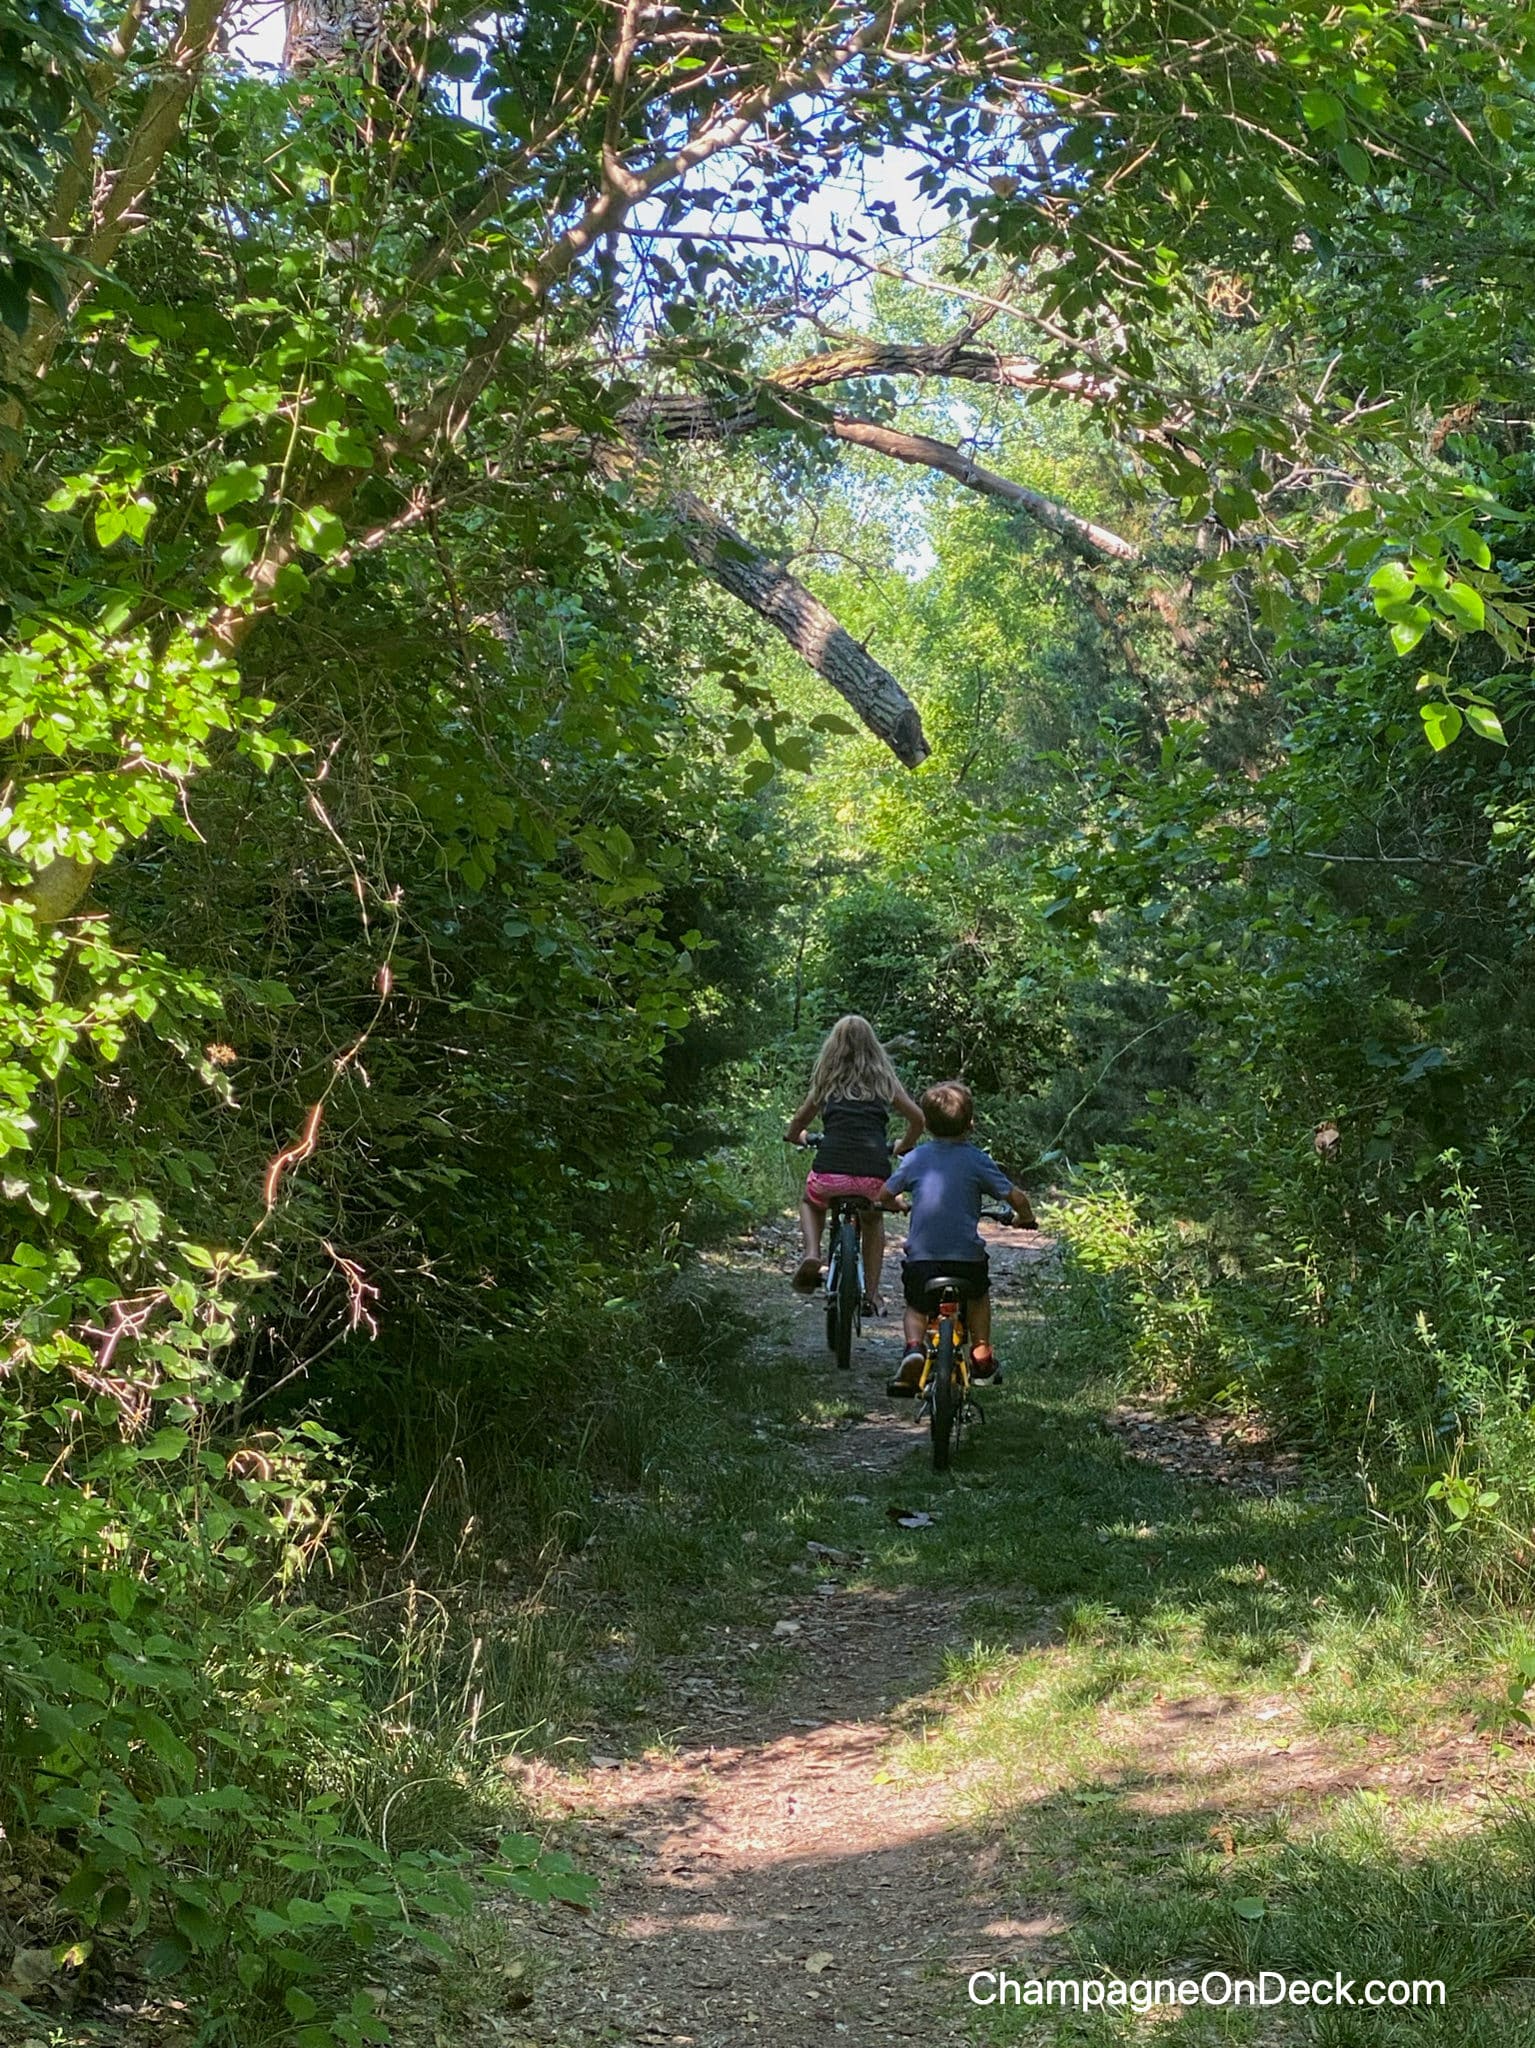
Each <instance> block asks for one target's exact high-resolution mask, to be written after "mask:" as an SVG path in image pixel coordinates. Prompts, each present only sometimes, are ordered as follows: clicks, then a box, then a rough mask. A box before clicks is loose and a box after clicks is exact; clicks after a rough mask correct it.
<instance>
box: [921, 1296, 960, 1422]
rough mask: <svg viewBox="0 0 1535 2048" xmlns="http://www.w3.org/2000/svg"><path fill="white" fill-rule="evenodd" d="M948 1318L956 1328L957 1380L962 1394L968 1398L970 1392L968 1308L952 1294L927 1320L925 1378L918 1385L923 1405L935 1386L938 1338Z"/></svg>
mask: <svg viewBox="0 0 1535 2048" xmlns="http://www.w3.org/2000/svg"><path fill="white" fill-rule="evenodd" d="M945 1316H947V1317H948V1318H949V1320H950V1321H951V1322H952V1324H953V1326H954V1376H955V1379H956V1381H957V1383H958V1385H959V1387H960V1389H961V1391H962V1392H964V1393H966V1394H968V1393H969V1391H970V1331H969V1328H968V1326H967V1324H966V1322H965V1304H964V1302H963V1301H962V1300H961V1299H960V1297H959V1296H958V1295H957V1294H949V1295H945V1296H944V1297H943V1298H942V1299H941V1300H940V1301H939V1303H938V1305H937V1307H936V1308H934V1309H933V1310H932V1312H931V1313H930V1314H929V1316H928V1319H927V1336H926V1338H925V1339H924V1340H923V1346H922V1377H921V1378H920V1379H919V1380H918V1382H917V1396H918V1399H919V1401H920V1399H921V1397H922V1396H923V1395H924V1394H926V1393H927V1392H928V1391H929V1389H930V1388H931V1386H932V1384H933V1368H934V1366H935V1365H936V1364H937V1361H938V1335H939V1330H940V1327H941V1326H942V1323H943V1319H944V1317H945Z"/></svg>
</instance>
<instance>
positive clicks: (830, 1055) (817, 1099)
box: [784, 1017, 922, 1315]
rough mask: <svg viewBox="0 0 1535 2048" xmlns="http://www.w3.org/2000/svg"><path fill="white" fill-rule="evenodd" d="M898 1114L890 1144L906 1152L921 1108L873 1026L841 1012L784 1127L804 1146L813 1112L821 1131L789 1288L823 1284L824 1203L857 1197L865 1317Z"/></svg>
mask: <svg viewBox="0 0 1535 2048" xmlns="http://www.w3.org/2000/svg"><path fill="white" fill-rule="evenodd" d="M896 1112H898V1113H899V1114H900V1115H901V1116H903V1117H905V1119H906V1134H905V1136H904V1137H903V1138H902V1139H901V1142H900V1143H899V1144H898V1145H897V1146H896V1148H895V1149H896V1151H897V1153H898V1154H902V1155H904V1154H905V1153H907V1152H909V1151H910V1150H911V1148H912V1146H913V1145H915V1144H916V1142H917V1140H918V1139H919V1138H920V1137H921V1135H922V1112H921V1110H920V1109H918V1107H917V1105H916V1103H915V1102H913V1101H912V1099H911V1097H910V1096H909V1095H908V1094H907V1092H906V1090H905V1089H904V1088H903V1087H902V1086H901V1080H900V1076H899V1075H898V1074H897V1073H896V1070H895V1068H894V1067H893V1066H892V1065H891V1063H890V1055H889V1054H888V1053H887V1052H886V1051H885V1048H884V1047H883V1046H882V1045H881V1044H880V1042H879V1040H878V1038H876V1037H875V1035H874V1027H873V1026H872V1025H871V1024H870V1023H869V1022H868V1021H867V1019H865V1018H863V1017H839V1018H838V1020H837V1022H836V1023H835V1024H834V1025H833V1026H832V1028H831V1030H830V1031H828V1032H827V1034H826V1039H825V1042H824V1043H823V1044H822V1047H821V1050H820V1053H819V1055H818V1056H817V1058H816V1063H815V1067H814V1069H813V1070H812V1072H811V1075H810V1093H809V1094H808V1095H807V1096H806V1097H805V1099H804V1101H803V1102H802V1103H801V1104H800V1106H799V1108H798V1109H797V1110H796V1111H795V1112H794V1116H793V1118H792V1120H791V1122H790V1124H789V1128H788V1129H787V1130H786V1131H785V1132H784V1136H785V1138H787V1139H788V1141H789V1143H790V1144H791V1145H799V1144H802V1143H803V1142H804V1137H805V1132H806V1129H807V1128H808V1127H809V1125H810V1124H811V1123H812V1122H813V1121H814V1120H815V1118H816V1117H817V1116H819V1117H820V1119H821V1128H822V1129H823V1130H824V1132H825V1133H826V1135H825V1137H824V1138H823V1139H822V1140H821V1142H820V1145H819V1146H818V1147H817V1150H816V1158H815V1165H814V1166H813V1167H812V1168H811V1169H810V1174H809V1177H808V1178H807V1179H806V1182H805V1198H804V1200H803V1201H802V1202H801V1203H800V1205H799V1221H800V1231H801V1234H802V1236H803V1238H804V1250H805V1255H804V1257H803V1258H802V1259H801V1260H800V1262H799V1265H798V1267H797V1268H796V1270H795V1274H794V1285H795V1286H796V1287H797V1288H798V1289H799V1290H800V1292H801V1293H803V1294H810V1293H813V1292H814V1290H815V1289H816V1288H817V1287H818V1286H819V1285H820V1284H821V1231H822V1227H823V1225H824V1224H825V1221H826V1204H827V1202H828V1200H829V1199H830V1198H831V1197H832V1196H833V1195H863V1196H865V1197H867V1199H868V1202H869V1205H870V1206H869V1208H868V1210H867V1211H866V1212H865V1214H864V1217H863V1220H862V1224H861V1229H862V1232H863V1270H864V1285H865V1286H866V1287H867V1288H868V1290H869V1297H868V1302H867V1304H866V1307H865V1313H866V1314H870V1315H878V1314H879V1313H880V1302H879V1276H880V1268H881V1266H882V1265H883V1264H884V1259H885V1218H884V1213H883V1211H882V1210H880V1209H879V1208H877V1207H875V1203H876V1201H877V1199H878V1196H879V1192H880V1189H881V1188H882V1187H883V1186H884V1184H885V1178H886V1176H887V1174H888V1173H889V1171H890V1133H889V1125H890V1118H891V1115H892V1114H893V1113H896Z"/></svg>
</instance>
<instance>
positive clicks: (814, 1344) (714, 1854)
mask: <svg viewBox="0 0 1535 2048" xmlns="http://www.w3.org/2000/svg"><path fill="white" fill-rule="evenodd" d="M990 1234H991V1237H992V1243H993V1252H992V1260H993V1271H994V1274H995V1275H996V1279H997V1285H998V1291H999V1292H1001V1291H1005V1290H1006V1289H1007V1287H1008V1286H1009V1284H1010V1283H1014V1282H1016V1280H1017V1278H1018V1277H1019V1274H1020V1271H1021V1270H1022V1269H1025V1268H1027V1267H1028V1266H1029V1265H1031V1264H1032V1263H1035V1262H1037V1261H1039V1260H1040V1259H1042V1258H1043V1257H1045V1256H1046V1255H1047V1254H1048V1251H1049V1243H1048V1240H1046V1239H1044V1238H1042V1237H1040V1236H1039V1235H1038V1234H1037V1233H1034V1232H1027V1231H1017V1230H997V1231H994V1232H992V1233H990ZM778 1263H779V1261H778V1259H777V1258H776V1256H775V1257H773V1258H772V1260H771V1265H770V1266H769V1268H768V1272H769V1273H771V1275H772V1282H771V1285H770V1286H768V1287H764V1288H763V1290H762V1292H763V1296H764V1307H765V1308H767V1309H768V1311H769V1313H771V1303H772V1302H773V1301H775V1300H776V1301H778V1302H780V1303H781V1307H780V1310H779V1313H780V1314H781V1315H784V1316H792V1317H793V1318H794V1331H795V1338H794V1342H795V1348H796V1349H797V1350H799V1351H802V1352H803V1353H805V1354H807V1355H808V1354H812V1353H813V1354H814V1355H816V1356H817V1357H819V1358H821V1359H824V1358H825V1350H824V1345H823V1341H822V1331H821V1318H820V1307H819V1304H818V1303H817V1302H814V1301H812V1302H809V1303H796V1302H794V1301H793V1298H792V1297H788V1296H787V1294H786V1291H784V1290H783V1283H782V1281H781V1279H779V1278H778V1277H777V1274H776V1270H775V1269H776V1267H777V1265H778ZM766 1277H767V1274H765V1275H764V1278H766ZM890 1277H891V1278H892V1279H894V1278H895V1277H896V1276H895V1275H894V1274H892V1275H891V1276H890ZM755 1291H756V1290H755V1289H754V1292H755ZM892 1291H893V1290H892ZM899 1355H900V1325H899V1321H898V1320H897V1318H896V1317H895V1316H894V1315H887V1316H886V1317H884V1318H882V1319H881V1320H880V1321H878V1322H877V1323H875V1324H873V1325H871V1326H868V1327H866V1330H865V1334H864V1338H863V1341H862V1342H861V1344H860V1346H859V1349H858V1355H857V1358H856V1361H855V1365H854V1369H853V1372H852V1373H851V1374H850V1375H849V1376H848V1377H847V1378H845V1379H842V1380H840V1381H831V1382H830V1385H829V1391H835V1392H837V1393H838V1394H846V1395H847V1397H848V1407H849V1410H850V1411H854V1410H856V1411H858V1412H857V1413H856V1414H854V1413H851V1412H850V1413H849V1415H848V1417H847V1419H846V1420H845V1421H844V1422H843V1423H842V1424H840V1425H839V1426H838V1427H837V1428H835V1429H827V1430H824V1431H820V1432H816V1433H815V1435H814V1438H813V1440H812V1441H811V1442H810V1444H809V1445H808V1447H807V1448H806V1450H805V1453H804V1454H805V1456H806V1457H807V1459H808V1460H809V1461H810V1462H811V1464H812V1465H813V1466H817V1467H819V1469H820V1471H821V1472H822V1473H823V1474H824V1473H825V1472H826V1471H828V1470H831V1471H833V1472H835V1473H836V1474H837V1475H838V1476H839V1478H841V1479H845V1483H846V1487H847V1490H848V1492H849V1493H850V1494H854V1495H856V1492H857V1485H858V1480H859V1476H860V1474H861V1473H865V1472H870V1471H875V1470H880V1469H884V1468H887V1467H888V1466H890V1465H891V1464H893V1463H895V1462H897V1461H898V1460H900V1459H902V1458H904V1457H905V1456H907V1455H908V1454H909V1453H910V1452H911V1451H912V1449H913V1448H914V1447H915V1446H917V1445H918V1444H919V1442H920V1439H919V1438H918V1436H917V1433H916V1431H915V1428H914V1425H913V1422H912V1420H911V1417H910V1415H909V1413H906V1414H902V1413H900V1412H898V1411H896V1410H895V1408H894V1406H893V1404H892V1403H890V1402H889V1401H887V1400H886V1398H885V1395H884V1391H883V1383H884V1380H885V1379H886V1377H887V1376H888V1374H889V1373H890V1372H891V1371H892V1370H893V1369H894V1366H895V1364H896V1362H897V1361H898V1359H899ZM851 1562H852V1561H851V1560H847V1559H841V1558H839V1557H838V1555H837V1554H836V1553H832V1554H831V1555H829V1556H827V1557H826V1558H824V1559H823V1560H821V1564H822V1566H823V1567H824V1570H825V1576H824V1577H823V1578H822V1579H821V1581H820V1583H819V1584H817V1585H814V1586H810V1585H807V1589H806V1592H805V1594H804V1596H803V1597H801V1598H798V1599H796V1600H791V1601H789V1602H787V1603H785V1606H784V1611H783V1614H782V1618H781V1619H780V1620H779V1621H778V1623H777V1624H776V1625H775V1627H774V1631H773V1632H774V1634H775V1635H776V1636H777V1637H779V1638H780V1639H781V1640H782V1642H783V1643H784V1644H786V1645H787V1646H788V1647H789V1651H790V1654H791V1656H792V1657H793V1659H794V1671H793V1675H792V1677H791V1678H790V1679H789V1681H788V1682H787V1683H786V1684H785V1685H784V1686H783V1687H782V1688H781V1690H780V1696H779V1698H778V1700H777V1701H776V1703H775V1704H774V1706H772V1707H771V1708H763V1707H762V1706H761V1705H760V1704H759V1703H753V1702H750V1701H748V1700H747V1699H746V1698H745V1697H744V1696H743V1694H742V1693H741V1691H740V1689H739V1687H738V1686H737V1685H736V1684H735V1683H734V1682H733V1680H732V1675H731V1674H732V1672H733V1671H734V1670H737V1669H738V1668H739V1664H740V1655H739V1653H740V1650H741V1648H742V1647H743V1646H742V1644H741V1643H740V1641H739V1640H737V1641H735V1642H734V1643H718V1642H717V1643H715V1644H714V1645H712V1646H711V1647H709V1648H706V1649H704V1650H702V1651H701V1652H700V1653H699V1655H698V1657H697V1658H696V1659H694V1660H693V1662H692V1664H691V1666H690V1667H689V1668H683V1669H679V1670H678V1672H677V1673H676V1678H675V1685H674V1692H673V1699H672V1702H671V1708H672V1718H673V1721H674V1724H675V1725H677V1726H678V1727H679V1728H680V1731H681V1732H680V1734H679V1736H678V1742H677V1748H676V1751H675V1753H674V1754H671V1755H666V1756H649V1757H646V1758H644V1759H642V1760H639V1761H636V1762H625V1763H618V1762H616V1760H615V1762H614V1764H613V1767H611V1768H599V1769H597V1770H596V1771H594V1772H593V1773H592V1774H591V1775H590V1776H587V1777H583V1778H580V1779H572V1778H561V1777H555V1776H553V1775H544V1776H542V1778H541V1782H540V1783H539V1784H538V1786H537V1788H536V1789H537V1791H538V1794H539V1796H540V1797H541V1799H542V1800H543V1801H544V1802H545V1803H546V1804H551V1805H554V1806H556V1807H563V1808H564V1809H565V1810H566V1811H567V1812H569V1813H570V1814H571V1815H572V1816H573V1817H575V1816H579V1817H580V1820H581V1821H582V1823H583V1827H582V1835H583V1839H582V1840H581V1841H580V1842H579V1843H578V1844H577V1845H576V1846H577V1853H578V1856H579V1859H580V1861H581V1863H582V1864H583V1866H584V1867H585V1868H587V1869H590V1870H592V1871H593V1872H594V1874H596V1875H597V1876H599V1877H600V1879H601V1881H602V1891H601V1903H600V1905H599V1908H598V1910H597V1911H596V1912H595V1913H594V1914H593V1915H591V1916H590V1917H589V1918H586V1919H582V1920H577V1919H576V1917H575V1916H571V1915H567V1916H563V1917H562V1918H561V1919H560V1920H559V1921H558V1922H553V1923H551V1924H550V1927H549V1930H548V1931H549V1932H551V1933H554V1934H557V1935H558V1937H559V1939H558V1940H557V1941H556V1943H555V1944H554V1947H555V1950H556V1954H555V1959H554V1966H553V1969H552V1971H551V1974H550V1976H549V1978H548V1979H547V1980H546V1981H545V1982H544V1983H543V1984H542V1985H541V1986H540V1989H539V1994H538V1999H537V2006H536V2016H535V2014H534V2013H530V2014H529V2015H527V2022H526V2024H525V2025H524V2028H523V2031H522V2034H521V2036H520V2037H514V2038H521V2039H523V2040H526V2041H527V2042H530V2043H531V2042H536V2043H539V2044H550V2043H561V2044H566V2043H572V2042H576V2041H583V2040H598V2041H606V2042H613V2043H632V2044H636V2048H638V2044H642V2043H643V2044H650V2043H658V2042H670V2043H677V2044H692V2048H723V2044H724V2043H726V2042H731V2043H735V2042H739V2041H742V2040H759V2041H762V2042H764V2043H770V2044H772V2048H809V2044H812V2043H821V2042H824V2041H826V2040H827V2039H829V2038H838V2037H840V2038H844V2039H847V2040H849V2041H850V2042H852V2043H855V2044H858V2048H864V2044H869V2048H873V2044H876V2043H884V2042H900V2041H908V2040H911V2041H915V2040H919V2039H920V2040H923V2041H926V2042H929V2043H933V2042H939V2043H941V2042H950V2041H952V2042H958V2041H960V2040H962V2039H964V2038H965V2032H964V2030H963V2028H962V2023H961V2021H960V2019H959V2011H960V2001H961V1997H962V1992H961V1988H960V1982H959V1980H960V1976H961V1973H962V1970H963V1968H964V1965H965V1961H966V1959H967V1958H968V1957H971V1956H974V1957H975V1958H976V1959H977V1961H978V1962H979V1961H981V1960H985V1959H994V1958H995V1956H996V1954H997V1951H998V1947H999V1944H1003V1943H1005V1944H1007V1945H1008V1946H1009V1948H1010V1950H1011V1952H1012V1953H1014V1954H1016V1953H1018V1951H1019V1948H1020V1946H1022V1947H1024V1948H1026V1947H1027V1945H1028V1941H1029V1938H1030V1937H1031V1936H1034V1935H1043V1934H1045V1933H1047V1932H1049V1930H1048V1929H1047V1928H1045V1927H1044V1926H1043V1925H1041V1926H1039V1927H1034V1926H1032V1925H1030V1924H1027V1923H1022V1924H1020V1923H1016V1922H1011V1921H1006V1920H1003V1919H1000V1918H998V1917H997V1913H996V1909H995V1907H994V1905H993V1904H992V1903H991V1894H990V1887H989V1883H988V1879H989V1876H990V1870H989V1864H990V1862H991V1860H992V1859H993V1858H994V1856H995V1851H994V1850H993V1851H988V1850H987V1849H985V1848H984V1847H983V1846H982V1845H981V1844H980V1842H979V1841H978V1840H977V1839H976V1838H975V1837H973V1836H972V1835H971V1834H969V1833H968V1832H967V1830H966V1828H965V1826H964V1825H963V1824H962V1823H961V1821H960V1820H959V1818H958V1816H957V1813H956V1811H955V1807H956V1800H955V1796H954V1792H953V1790H952V1788H951V1787H950V1786H949V1785H948V1784H947V1783H939V1782H936V1781H930V1782H924V1783H919V1784H915V1785H913V1784H909V1783H900V1784H895V1783H883V1782H881V1778H882V1772H881V1761H882V1756H883V1752H884V1749H885V1746H886V1744H887V1742H888V1741H889V1740H890V1738H891V1736H892V1734H893V1733H895V1732H896V1727H897V1723H896V1720H895V1719H894V1718H893V1717H895V1716H896V1715H897V1714H900V1713H902V1711H903V1710H904V1714H905V1715H907V1716H909V1715H910V1713H911V1712H912V1711H913V1708H912V1702H913V1701H914V1700H916V1699H918V1698H920V1695H921V1694H922V1693H923V1692H924V1691H925V1690H927V1689H928V1688H929V1687H930V1686H931V1685H932V1684H933V1682H934V1681H935V1679H936V1678H937V1677H938V1676H939V1673H940V1670H941V1665H942V1658H943V1653H944V1650H945V1649H946V1648H947V1647H948V1646H949V1645H950V1643H951V1642H953V1643H956V1644H957V1643H958V1642H959V1641H960V1640H961V1633H962V1631H961V1623H960V1620H959V1617H958V1615H957V1613H952V1612H950V1611H948V1610H946V1609H945V1608H944V1607H943V1606H942V1605H935V1604H934V1602H933V1601H932V1599H931V1597H930V1596H927V1597H919V1596H917V1595H915V1594H903V1593H899V1592H897V1593H888V1592H885V1593H882V1592H877V1591H871V1590H868V1589H859V1588H857V1587H853V1586H849V1585H847V1584H846V1583H845V1579H846V1576H847V1572H846V1570H845V1569H842V1570H839V1565H841V1566H843V1567H845V1566H846V1565H848V1564H849V1563H851ZM739 1633H740V1632H739V1631H737V1636H738V1637H739ZM750 1646H751V1647H755V1641H754V1642H753V1644H752V1645H750Z"/></svg>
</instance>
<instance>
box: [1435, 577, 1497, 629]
mask: <svg viewBox="0 0 1535 2048" xmlns="http://www.w3.org/2000/svg"><path fill="white" fill-rule="evenodd" d="M1439 602H1440V603H1441V604H1442V605H1443V606H1444V607H1445V608H1446V609H1447V610H1449V611H1451V612H1453V613H1454V614H1455V617H1456V618H1457V619H1458V620H1459V621H1460V623H1461V625H1463V626H1464V627H1465V629H1466V631H1467V632H1468V633H1480V632H1481V630H1482V628H1483V627H1484V626H1485V625H1486V623H1487V607H1486V605H1485V604H1484V603H1483V602H1482V593H1481V592H1480V591H1479V590H1473V589H1472V587H1471V585H1470V584H1469V583H1452V584H1451V585H1450V587H1449V589H1448V590H1445V591H1443V592H1441V593H1440V598H1439Z"/></svg>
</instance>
